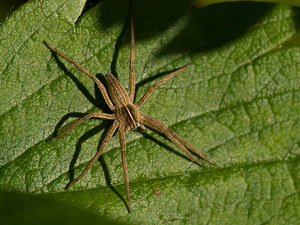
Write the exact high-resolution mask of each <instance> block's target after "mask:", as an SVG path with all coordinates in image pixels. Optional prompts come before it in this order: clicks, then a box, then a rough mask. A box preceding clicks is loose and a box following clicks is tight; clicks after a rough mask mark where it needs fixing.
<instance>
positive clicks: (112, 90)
mask: <svg viewBox="0 0 300 225" xmlns="http://www.w3.org/2000/svg"><path fill="white" fill-rule="evenodd" d="M130 29H131V42H130V45H131V49H130V72H129V94H127V92H126V90H125V88H124V87H123V86H122V84H121V83H120V82H119V81H118V80H117V79H116V78H115V77H114V76H113V75H112V74H110V73H108V74H106V76H105V78H106V82H107V89H108V93H109V95H108V93H107V90H106V88H105V87H104V85H103V84H102V83H101V82H100V81H99V80H98V79H97V78H96V77H95V76H94V75H92V74H91V73H89V72H88V71H87V70H86V69H84V68H83V67H82V66H81V65H79V64H78V63H77V62H75V61H74V60H72V59H70V58H68V57H66V56H65V55H63V54H62V53H60V52H58V51H57V50H55V49H54V48H53V47H52V46H51V45H50V44H48V43H47V42H46V41H44V44H45V45H46V46H47V47H48V48H49V49H50V50H51V51H53V52H54V53H56V54H57V55H59V56H61V57H62V58H64V59H65V60H67V61H69V62H70V63H72V64H73V65H74V66H75V67H76V68H78V69H79V70H80V71H82V72H83V73H84V74H86V75H87V76H88V77H89V78H91V79H92V80H93V81H94V82H95V83H96V84H97V86H98V88H99V90H100V91H101V94H102V96H103V98H104V100H105V102H106V104H107V105H108V107H109V108H110V109H111V111H113V114H107V113H100V112H93V113H90V114H88V115H86V116H84V117H82V118H81V119H80V120H78V121H76V122H75V123H73V124H72V125H71V126H70V127H68V128H67V129H66V130H64V131H63V132H61V133H60V134H59V135H57V136H56V137H54V138H52V139H50V140H49V141H54V140H56V139H58V138H60V137H61V136H63V135H65V134H66V133H67V132H69V131H70V130H72V129H74V128H75V127H77V126H78V125H79V124H81V123H82V122H84V121H86V120H87V119H91V118H101V119H108V120H113V124H112V125H111V127H110V128H109V130H108V132H107V134H106V135H105V137H104V139H103V142H102V143H101V146H100V148H99V150H98V151H97V153H96V154H95V156H94V157H93V158H92V159H91V161H90V162H89V164H88V165H87V166H86V168H85V169H84V170H83V171H82V172H81V174H80V175H79V176H78V177H77V178H76V179H75V180H74V181H73V182H71V183H70V184H69V185H68V186H67V187H66V189H69V188H70V187H72V186H73V185H74V184H75V183H76V182H77V181H79V180H80V179H81V178H82V177H83V175H84V174H85V173H86V172H87V171H88V170H89V169H90V168H91V167H92V166H93V165H94V163H95V162H96V161H97V159H98V158H99V157H100V155H101V154H102V152H103V150H104V148H105V145H106V144H107V142H108V141H109V140H110V138H111V137H112V136H113V134H114V133H115V131H116V130H117V128H118V129H119V141H120V146H121V155H122V163H123V172H124V178H125V185H126V194H127V200H128V210H129V212H131V208H130V193H129V178H128V171H127V162H126V141H125V136H126V135H127V134H128V132H129V131H130V130H135V129H137V128H138V127H140V128H141V129H142V130H145V129H146V128H145V126H144V125H146V126H147V127H150V128H152V129H153V130H156V131H158V132H160V133H163V134H164V135H166V136H167V138H169V140H171V141H172V142H173V143H174V144H175V145H177V146H178V147H179V148H180V149H181V150H183V151H184V152H185V153H186V154H187V155H188V156H189V157H190V158H191V159H192V160H193V161H194V162H195V163H197V164H198V165H200V166H203V167H204V165H203V164H202V163H200V162H199V161H198V160H197V159H196V158H195V157H194V156H193V155H192V154H191V152H190V151H189V150H188V149H187V148H189V149H191V150H193V151H194V153H195V154H197V155H198V156H199V157H201V158H202V159H204V160H205V161H207V162H209V163H211V164H214V163H213V162H212V161H210V160H208V159H207V158H206V157H205V156H204V155H203V154H201V153H200V152H199V151H198V150H197V149H196V147H194V146H193V145H192V144H190V143H189V142H187V141H186V140H184V139H183V138H182V137H180V136H179V135H178V134H176V133H175V132H174V131H173V130H171V129H170V128H168V127H167V126H166V125H164V124H163V123H161V122H159V121H157V120H156V119H154V118H152V117H150V116H147V115H145V114H143V113H142V112H140V111H139V108H140V107H141V106H142V105H143V104H144V103H145V102H146V100H147V99H148V98H149V97H150V96H151V94H152V93H153V91H154V90H155V89H156V88H157V87H158V86H159V85H161V84H162V83H164V82H165V81H167V80H169V79H171V78H173V77H174V76H175V75H176V74H178V73H180V72H182V71H184V70H185V69H187V68H188V67H189V66H190V65H191V63H189V64H187V65H185V66H184V67H182V68H180V69H178V70H176V71H174V72H172V73H171V74H169V75H167V76H166V77H164V78H163V79H161V80H159V81H157V82H156V83H155V84H154V85H153V86H152V87H151V88H150V89H149V90H148V91H147V92H146V93H145V94H144V95H143V97H142V98H141V99H140V100H139V101H138V103H136V104H134V103H133V101H134V94H135V80H134V48H135V39H134V25H133V13H132V8H131V16H130Z"/></svg>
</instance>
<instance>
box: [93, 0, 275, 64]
mask: <svg viewBox="0 0 300 225" xmlns="http://www.w3.org/2000/svg"><path fill="white" fill-rule="evenodd" d="M129 2H130V1H124V0H111V1H106V2H103V3H101V7H99V13H98V15H99V18H98V20H97V21H96V23H95V26H96V28H97V27H98V29H99V30H101V32H103V27H104V29H105V28H109V27H111V26H113V25H115V24H118V23H123V24H124V21H128V19H127V18H128V15H129ZM132 2H133V7H134V18H135V19H134V25H135V36H136V41H137V42H138V41H140V40H143V39H148V38H151V37H153V36H155V35H157V34H160V33H162V32H165V31H166V30H171V29H172V26H173V25H174V24H176V23H177V22H179V20H180V19H182V20H181V21H180V23H182V22H184V24H182V30H179V31H178V34H177V35H176V36H175V37H174V38H173V39H172V40H170V42H169V43H167V44H165V46H163V48H162V49H161V51H160V52H159V53H158V54H157V57H159V56H162V55H167V54H173V53H193V52H199V51H207V50H211V49H216V48H220V47H222V46H224V45H226V44H228V43H231V42H233V41H234V40H236V39H238V38H240V37H241V36H243V35H245V34H246V33H247V32H248V31H249V29H251V27H252V26H254V25H255V24H256V23H257V22H259V21H260V20H261V19H262V18H263V17H265V16H266V15H267V14H268V13H269V11H271V10H272V8H273V7H274V4H268V3H253V2H234V3H221V4H215V5H211V6H208V7H205V8H200V9H191V5H192V3H193V1H190V0H188V1H182V0H175V1H173V0H166V1H161V0H145V1H138V0H136V1H135V0H134V1H132ZM116 5H117V6H118V7H115V6H116ZM183 17H185V18H184V19H183ZM123 30H124V29H123ZM122 32H123V31H122ZM172 35H173V34H172ZM125 36H126V39H125V40H124V44H129V41H130V33H129V29H127V31H126V35H125ZM137 60H138V59H137Z"/></svg>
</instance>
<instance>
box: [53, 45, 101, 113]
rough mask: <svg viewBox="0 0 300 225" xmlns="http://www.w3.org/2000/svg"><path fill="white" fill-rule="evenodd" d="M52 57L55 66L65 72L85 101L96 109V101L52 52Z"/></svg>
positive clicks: (97, 105)
mask: <svg viewBox="0 0 300 225" xmlns="http://www.w3.org/2000/svg"><path fill="white" fill-rule="evenodd" d="M51 53H52V56H53V57H54V59H55V61H56V63H57V65H58V66H59V67H60V68H61V69H62V70H63V71H64V72H65V74H66V75H68V77H70V78H71V79H72V81H73V82H74V83H75V85H76V86H77V88H78V89H79V90H80V91H81V92H82V94H83V95H84V96H85V97H86V98H87V100H88V101H89V102H90V103H92V104H93V105H94V106H96V107H97V108H99V107H100V104H99V102H97V101H96V99H95V98H94V97H93V96H92V95H91V94H90V92H89V90H88V89H87V88H86V87H85V86H84V85H83V84H82V83H81V82H80V81H79V80H78V78H77V77H75V76H74V75H73V74H72V73H71V72H69V70H68V69H67V68H66V66H65V65H64V64H63V63H62V61H61V60H60V59H59V58H58V56H57V55H56V53H55V52H52V51H51Z"/></svg>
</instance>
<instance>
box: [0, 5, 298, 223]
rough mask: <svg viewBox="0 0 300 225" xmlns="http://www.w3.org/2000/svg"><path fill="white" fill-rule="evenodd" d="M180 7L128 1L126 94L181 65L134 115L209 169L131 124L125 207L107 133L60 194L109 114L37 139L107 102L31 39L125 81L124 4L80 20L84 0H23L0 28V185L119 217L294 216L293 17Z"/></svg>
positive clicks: (281, 12)
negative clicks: (152, 122)
mask: <svg viewBox="0 0 300 225" xmlns="http://www.w3.org/2000/svg"><path fill="white" fill-rule="evenodd" d="M190 3H191V2H185V1H179V0H178V1H172V4H170V2H169V1H164V2H163V3H161V2H160V1H136V2H134V11H135V14H134V17H135V31H136V57H135V59H136V60H135V69H136V70H135V71H136V82H137V93H136V100H138V99H139V98H141V96H142V95H143V93H145V92H146V91H147V89H148V88H149V87H150V86H151V85H152V84H153V83H154V82H155V81H157V80H159V79H161V78H162V77H163V76H164V74H165V72H166V71H172V70H174V69H175V68H179V67H181V66H183V65H185V64H186V63H189V62H192V63H193V65H192V66H191V67H190V68H189V69H188V70H186V71H184V72H183V73H181V74H179V75H177V76H176V77H174V78H173V79H172V80H171V81H168V82H166V83H164V84H163V85H162V86H161V87H159V88H158V89H157V90H156V91H155V92H154V94H153V95H152V96H151V97H150V98H149V99H148V100H147V102H146V104H145V105H144V106H143V107H142V108H141V111H142V112H143V113H145V114H147V115H150V116H152V117H154V118H157V119H158V120H160V121H162V122H163V123H165V124H166V125H168V126H169V127H171V128H172V129H174V130H175V131H176V132H177V133H178V134H179V135H181V136H182V137H183V138H185V139H186V140H187V141H189V142H191V143H192V144H193V145H195V146H196V147H197V148H198V149H199V150H200V151H201V152H203V154H205V155H206V156H207V157H208V158H210V159H211V160H213V161H214V162H216V164H217V166H209V165H208V166H207V167H206V168H200V167H199V166H197V165H195V164H193V163H192V162H191V161H189V160H188V159H187V157H186V156H185V155H184V154H183V153H182V152H181V151H180V149H178V148H176V146H175V145H173V144H172V143H171V142H169V141H168V140H167V139H166V138H165V137H164V136H163V135H159V134H157V133H155V132H153V131H151V130H147V134H145V135H142V134H140V133H138V132H130V133H129V135H128V136H127V139H126V140H127V162H128V170H129V177H130V192H131V198H132V209H133V213H132V214H128V213H127V210H126V206H125V204H124V202H123V201H124V199H126V191H125V184H124V180H123V173H122V163H121V155H120V149H119V143H118V138H117V135H115V136H114V137H113V138H112V140H111V141H110V142H109V144H108V145H107V148H106V152H105V154H103V156H102V157H101V158H100V159H99V160H98V162H96V163H95V165H94V166H93V168H92V169H91V170H90V171H89V172H88V173H87V174H86V175H85V176H84V177H83V178H82V179H81V180H80V181H79V182H78V183H77V184H76V185H75V186H74V187H72V188H71V189H70V190H69V191H65V190H64V188H65V186H66V185H67V184H68V183H69V182H70V180H73V179H74V178H76V177H77V176H78V175H79V173H80V172H81V171H82V170H83V169H84V167H85V166H86V165H87V163H88V162H89V160H90V159H91V157H92V156H93V155H94V154H95V152H96V151H97V148H98V147H99V145H100V143H101V140H102V139H103V137H104V135H105V133H106V131H107V130H108V128H109V126H110V124H111V122H109V121H101V120H90V121H87V122H85V123H84V124H82V125H81V126H79V127H77V128H76V129H74V130H72V131H71V132H69V133H68V134H67V135H65V136H64V137H62V138H61V139H58V140H57V141H55V142H51V143H46V142H45V141H46V140H47V139H49V138H50V137H52V135H57V132H58V133H59V132H61V131H62V130H63V129H65V128H66V127H68V126H69V125H70V124H71V123H73V122H74V121H76V120H77V119H78V118H77V117H81V116H82V115H83V113H89V112H93V111H99V112H100V111H103V112H108V113H109V109H108V107H107V106H105V104H104V102H103V100H102V97H101V94H100V93H99V91H98V90H97V89H96V87H95V85H94V84H93V82H92V81H91V80H89V78H88V77H86V76H85V75H84V74H82V73H81V72H79V71H78V70H76V68H74V67H73V66H72V65H70V64H69V63H67V62H66V61H64V60H62V59H60V58H57V57H55V56H54V55H52V54H51V52H50V51H49V49H47V48H46V46H45V45H43V43H42V41H43V40H46V41H48V42H49V43H50V44H51V45H53V46H54V47H55V48H56V49H57V50H59V51H60V52H62V53H64V54H66V55H67V56H69V57H70V58H72V59H74V60H76V61H78V62H79V63H80V64H81V65H82V66H83V67H84V68H86V69H87V70H88V71H90V72H91V73H93V74H97V76H98V77H99V78H100V80H102V81H104V79H103V77H104V75H105V74H106V73H107V72H112V73H113V74H114V75H116V76H117V77H118V79H119V80H120V82H121V83H122V84H123V85H124V86H125V87H126V88H127V86H128V74H129V52H130V47H129V41H130V35H129V27H128V18H129V3H128V2H124V1H121V0H120V1H105V2H104V3H101V4H100V5H98V6H97V7H95V8H93V9H91V10H89V11H88V12H86V13H85V14H84V15H82V16H81V17H79V15H80V12H81V11H82V8H83V5H84V1H82V2H79V1H74V2H73V1H47V2H45V1H32V2H30V3H29V4H26V5H25V6H24V7H22V8H21V9H20V10H18V11H17V12H16V13H14V14H13V15H12V16H11V17H10V18H9V20H7V21H6V22H5V23H4V24H3V25H2V26H1V27H0V45H1V46H2V48H1V52H0V55H1V62H0V71H1V76H0V93H1V103H0V128H1V129H0V149H1V151H0V174H1V175H0V184H1V187H2V188H4V189H7V190H18V191H22V192H25V193H35V194H40V195H46V196H48V197H49V198H51V199H56V200H57V199H58V200H63V201H65V202H69V203H70V204H74V205H76V206H79V207H83V208H88V209H89V210H91V211H93V212H95V213H97V214H99V215H102V214H105V215H106V216H108V217H110V218H111V219H114V220H120V221H123V222H128V223H130V224H135V223H136V224H140V223H142V224H151V223H153V224H157V223H175V224H191V223H192V224H207V223H210V224H247V223H248V224H259V223H271V224H272V223H289V224H296V223H297V221H299V219H300V215H299V212H300V202H299V176H300V175H299V169H300V168H299V154H300V149H299V140H300V136H299V134H300V126H299V125H300V124H299V122H300V121H299V115H300V91H299V85H300V82H299V81H300V79H299V71H300V51H299V47H297V46H289V48H287V47H285V48H284V47H282V46H283V44H284V43H285V42H286V41H288V40H290V38H291V37H292V36H293V35H294V34H295V33H296V32H297V28H298V27H299V24H300V23H299V22H300V19H299V11H298V10H296V9H294V8H292V7H288V6H282V5H281V6H273V5H265V4H254V3H240V4H226V5H214V6H210V7H207V8H203V9H197V10H192V11H190V10H189V11H187V9H188V8H189V6H190ZM116 6H118V7H116ZM168 6H170V7H168ZM157 15H160V16H157ZM76 21H77V22H76ZM54 130H55V132H54V134H53V131H54ZM155 193H156V194H155Z"/></svg>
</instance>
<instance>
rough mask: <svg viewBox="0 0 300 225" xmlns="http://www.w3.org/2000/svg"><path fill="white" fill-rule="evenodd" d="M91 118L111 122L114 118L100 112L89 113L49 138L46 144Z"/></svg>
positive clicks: (111, 115)
mask: <svg viewBox="0 0 300 225" xmlns="http://www.w3.org/2000/svg"><path fill="white" fill-rule="evenodd" d="M91 118H101V119H108V120H113V119H114V116H113V114H107V113H100V112H93V113H90V114H88V115H85V116H84V117H82V118H81V119H80V120H77V121H76V122H75V123H73V124H72V125H71V126H69V127H68V128H67V129H65V130H64V131H63V132H61V133H60V134H59V135H57V136H56V137H53V138H51V139H50V140H48V141H47V142H51V141H55V140H56V139H58V138H60V137H62V136H63V135H65V134H66V133H68V132H69V131H70V130H72V129H74V128H75V127H77V126H78V125H80V124H81V123H83V122H84V121H86V120H88V119H91Z"/></svg>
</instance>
